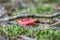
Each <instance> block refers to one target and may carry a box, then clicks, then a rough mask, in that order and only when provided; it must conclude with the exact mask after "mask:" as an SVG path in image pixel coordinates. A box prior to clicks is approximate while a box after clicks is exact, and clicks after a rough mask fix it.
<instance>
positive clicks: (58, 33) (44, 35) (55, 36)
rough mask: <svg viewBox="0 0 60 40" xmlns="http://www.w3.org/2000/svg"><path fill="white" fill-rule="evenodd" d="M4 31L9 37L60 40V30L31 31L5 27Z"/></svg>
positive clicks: (17, 27) (18, 27) (16, 27)
mask: <svg viewBox="0 0 60 40" xmlns="http://www.w3.org/2000/svg"><path fill="white" fill-rule="evenodd" d="M0 28H2V27H1V26H0ZM4 30H5V31H6V32H7V33H8V36H7V37H12V36H15V37H17V36H18V35H26V36H29V37H35V38H37V40H60V38H59V37H60V30H30V29H27V28H25V29H24V28H22V27H20V26H11V27H5V28H4ZM0 32H1V31H0Z"/></svg>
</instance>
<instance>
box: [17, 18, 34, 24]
mask: <svg viewBox="0 0 60 40" xmlns="http://www.w3.org/2000/svg"><path fill="white" fill-rule="evenodd" d="M17 24H19V25H33V24H35V21H34V20H33V19H31V18H23V19H18V20H17Z"/></svg>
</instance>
